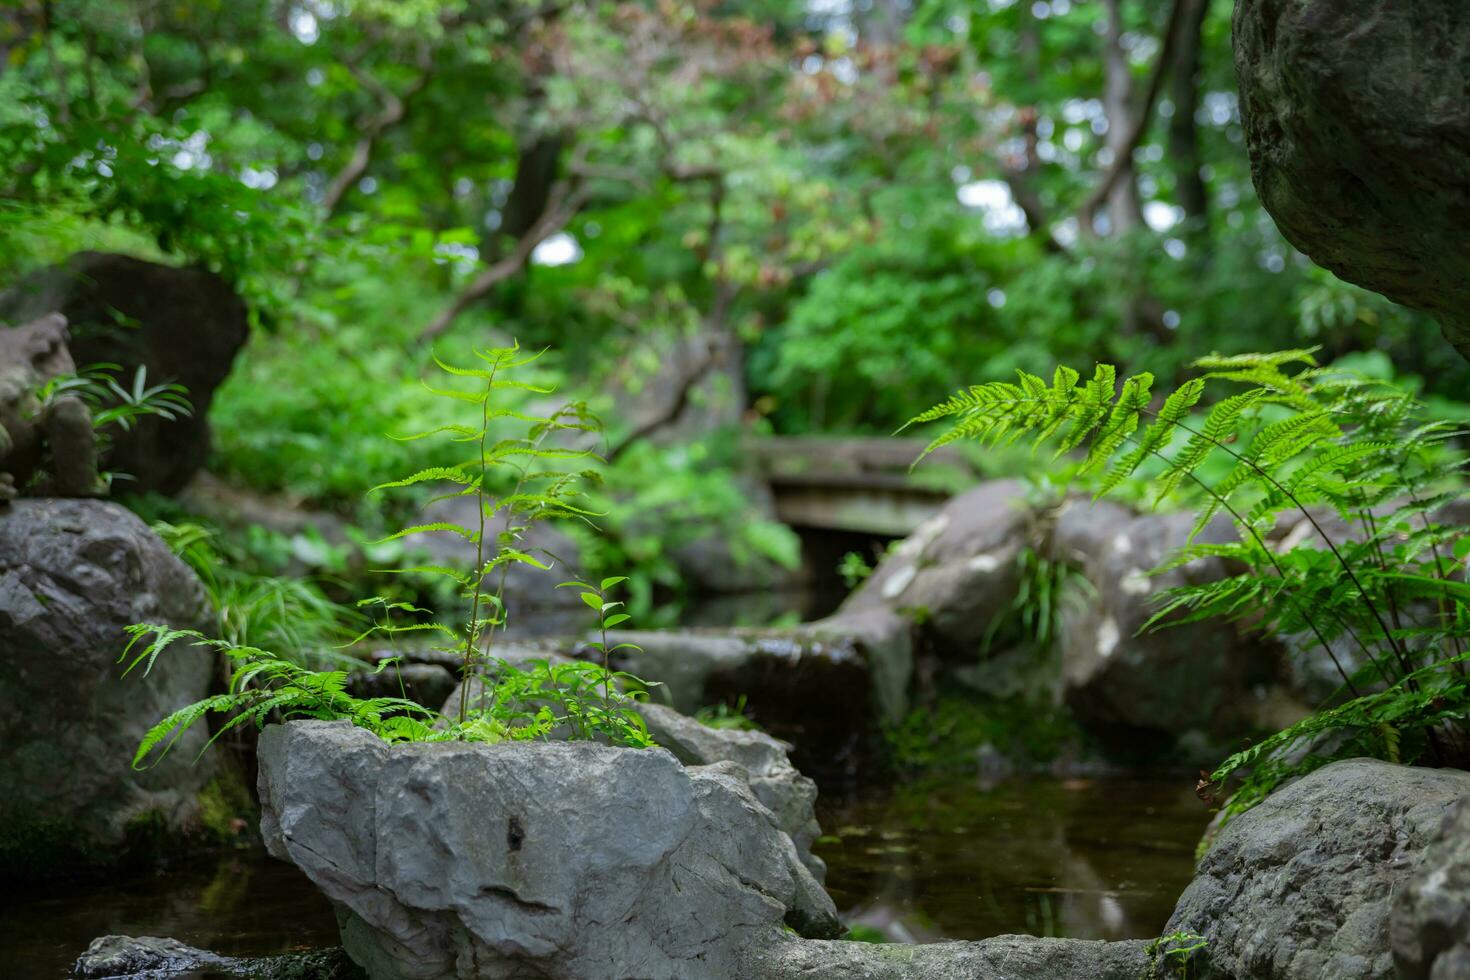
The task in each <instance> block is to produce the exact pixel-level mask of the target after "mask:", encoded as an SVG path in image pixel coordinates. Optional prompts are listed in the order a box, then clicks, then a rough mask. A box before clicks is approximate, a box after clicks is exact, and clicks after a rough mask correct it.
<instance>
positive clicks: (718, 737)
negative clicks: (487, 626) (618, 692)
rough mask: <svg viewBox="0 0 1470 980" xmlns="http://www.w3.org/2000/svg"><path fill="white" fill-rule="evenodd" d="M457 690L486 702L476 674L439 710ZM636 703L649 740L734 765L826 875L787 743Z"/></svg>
mask: <svg viewBox="0 0 1470 980" xmlns="http://www.w3.org/2000/svg"><path fill="white" fill-rule="evenodd" d="M537 653H538V650H537V648H536V647H535V646H529V647H512V648H510V649H507V650H502V657H503V658H504V659H505V660H506V662H507V663H516V662H517V660H516V659H512V658H521V659H520V660H519V662H521V663H524V662H525V659H528V658H529V657H530V656H531V655H535V654H537ZM541 657H542V658H544V659H548V660H550V661H552V662H553V663H555V662H557V661H565V660H567V659H568V658H566V657H564V656H562V655H559V654H552V655H550V656H549V657H548V656H546V655H545V654H544V653H542V654H541ZM461 694H463V695H464V697H465V704H466V705H467V706H468V707H469V708H470V709H472V710H479V709H482V708H485V707H488V705H487V703H486V694H487V688H486V686H485V684H484V683H483V682H482V681H481V679H480V678H475V679H473V680H471V681H470V682H469V690H468V691H462V690H461V688H460V687H459V686H456V687H455V688H454V691H453V692H452V693H451V694H450V695H449V697H448V699H447V700H445V701H444V707H443V709H442V710H443V714H444V715H445V716H447V717H451V718H452V717H455V716H456V715H457V714H458V712H459V706H460V699H461ZM636 709H637V711H638V713H639V714H640V715H641V716H642V717H643V722H644V724H645V725H647V726H648V734H649V735H651V736H652V737H653V740H654V741H655V742H656V743H658V744H659V745H660V746H662V747H663V748H666V749H668V750H669V751H670V752H672V753H673V754H674V757H675V758H677V759H678V760H679V761H680V762H682V763H683V764H684V765H686V766H710V765H715V764H717V763H721V762H726V763H732V764H734V765H737V766H739V767H740V769H741V770H742V771H743V774H744V775H743V778H744V779H745V781H746V784H747V785H749V786H750V789H751V792H752V793H754V794H755V798H756V799H758V800H760V801H761V804H762V805H763V806H765V807H766V809H768V810H770V811H771V812H772V813H773V814H775V815H776V821H777V823H778V824H779V825H780V827H781V830H782V831H784V832H785V833H786V836H788V837H790V838H791V840H792V842H793V843H794V844H795V845H796V852H797V855H798V856H799V857H800V858H801V862H802V864H804V865H806V867H807V870H809V871H811V873H812V875H813V876H814V877H815V878H816V879H817V881H822V880H823V879H824V878H825V877H826V874H827V866H826V865H825V864H824V863H823V862H822V859H821V858H819V857H817V856H816V855H815V854H813V853H812V844H813V843H815V842H816V839H817V838H818V837H820V836H821V835H822V828H821V827H820V826H819V825H818V824H817V817H816V802H817V784H816V783H814V782H813V781H812V780H810V779H808V778H807V777H805V776H803V775H802V774H801V771H800V770H798V769H797V768H796V767H795V766H793V765H792V764H791V759H790V757H789V755H788V753H789V752H790V751H791V746H790V745H788V744H787V743H785V742H782V741H781V740H779V739H776V738H772V737H771V736H770V735H767V734H766V733H765V732H761V731H745V730H739V729H732V728H711V727H710V726H708V725H705V724H703V723H701V722H699V721H697V720H695V719H693V718H690V717H689V716H688V715H683V714H680V713H679V712H677V711H675V710H674V709H673V708H670V707H667V706H666V705H662V704H650V703H648V702H640V703H638V704H637V705H636Z"/></svg>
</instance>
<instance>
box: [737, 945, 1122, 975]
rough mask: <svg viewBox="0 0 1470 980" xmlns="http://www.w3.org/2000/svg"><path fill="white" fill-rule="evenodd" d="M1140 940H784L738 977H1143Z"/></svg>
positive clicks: (762, 952)
mask: <svg viewBox="0 0 1470 980" xmlns="http://www.w3.org/2000/svg"><path fill="white" fill-rule="evenodd" d="M1144 945H1145V944H1144V943H1142V942H1117V943H1103V942H1089V941H1086V940H1079V939H1040V938H1037V937H1035V936H997V937H995V938H994V939H986V940H982V941H980V942H972V943H933V944H931V945H927V946H906V945H888V944H872V943H853V942H785V943H778V944H775V945H773V946H771V947H770V948H768V949H765V950H762V951H761V952H760V953H759V954H758V955H757V956H753V957H751V958H750V960H749V961H748V962H747V964H746V967H745V969H746V971H747V972H744V973H742V974H740V976H742V977H748V978H751V980H756V978H759V980H767V978H769V980H778V978H797V977H809V978H812V980H817V978H834V980H835V978H843V980H980V978H985V980H988V978H992V977H993V978H996V980H1000V978H1007V980H1009V978H1015V980H1139V978H1140V977H1146V976H1148V972H1147V971H1148V969H1149V957H1148V955H1147V953H1146V952H1145V951H1144Z"/></svg>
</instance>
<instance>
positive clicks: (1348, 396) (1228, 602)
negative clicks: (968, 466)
mask: <svg viewBox="0 0 1470 980" xmlns="http://www.w3.org/2000/svg"><path fill="white" fill-rule="evenodd" d="M1314 353H1315V352H1314V351H1312V350H1291V351H1282V352H1278V353H1274V354H1245V355H1238V356H1230V357H1224V356H1220V355H1211V356H1210V357H1206V358H1202V359H1200V360H1199V361H1197V362H1196V363H1195V365H1194V366H1195V367H1196V368H1197V369H1199V371H1200V372H1201V373H1200V375H1199V376H1198V377H1196V378H1194V379H1191V380H1190V381H1187V382H1186V383H1184V384H1183V385H1181V386H1180V387H1179V388H1178V389H1176V390H1174V391H1172V392H1170V393H1168V394H1167V395H1166V396H1165V397H1164V398H1163V399H1162V401H1161V402H1160V403H1159V404H1158V407H1154V404H1155V402H1154V399H1153V397H1152V387H1153V378H1152V376H1151V375H1148V374H1138V375H1134V376H1132V377H1129V378H1126V379H1125V380H1124V381H1123V383H1122V386H1121V389H1118V388H1117V386H1116V378H1117V372H1116V370H1115V369H1114V368H1112V367H1111V366H1108V365H1099V366H1098V367H1097V368H1096V370H1095V371H1094V373H1093V377H1092V380H1091V381H1088V382H1086V383H1085V384H1079V381H1080V377H1081V376H1080V374H1079V373H1078V372H1076V371H1073V370H1070V369H1058V370H1057V371H1056V372H1055V374H1054V376H1053V380H1052V383H1051V384H1050V385H1049V386H1048V385H1046V384H1044V383H1043V382H1042V381H1041V379H1040V378H1038V377H1036V376H1034V375H1029V374H1026V373H1025V372H1020V374H1019V378H1018V382H1017V383H1009V382H991V383H989V384H983V385H976V386H972V387H970V388H966V389H964V390H962V391H960V392H958V393H956V394H955V395H953V396H952V397H950V398H949V399H948V400H946V401H944V402H942V403H941V404H939V405H936V406H935V407H934V408H932V409H930V410H929V411H927V412H924V413H922V414H921V415H919V416H917V417H915V418H914V419H913V420H912V421H911V422H910V423H909V424H910V425H912V424H917V423H922V422H931V421H941V420H944V421H947V422H948V428H947V429H946V430H945V431H943V432H941V433H940V434H939V435H938V436H937V437H936V438H935V439H934V440H933V441H932V442H931V443H930V445H929V448H928V449H927V450H926V452H925V454H926V455H927V453H928V452H932V451H933V450H934V449H935V448H937V447H939V446H942V445H946V444H948V443H951V442H955V441H958V440H961V439H974V440H978V441H981V442H982V443H987V444H997V443H1001V442H1010V441H1015V440H1018V439H1022V438H1029V439H1030V440H1031V442H1032V443H1033V445H1035V446H1040V445H1042V444H1046V443H1050V444H1052V445H1054V446H1055V447H1056V451H1057V453H1058V454H1059V455H1060V454H1065V453H1074V452H1081V453H1082V454H1083V459H1082V465H1081V467H1080V469H1081V472H1082V473H1084V474H1097V473H1102V475H1101V476H1100V477H1095V478H1094V488H1095V492H1096V495H1097V496H1102V495H1104V494H1106V493H1109V492H1112V491H1114V490H1116V489H1117V488H1118V487H1119V486H1121V485H1122V484H1123V483H1124V481H1126V480H1130V479H1139V478H1147V479H1149V480H1151V481H1152V483H1153V500H1154V502H1155V503H1158V502H1159V501H1161V500H1163V499H1166V498H1170V497H1175V496H1178V495H1179V494H1180V493H1181V492H1183V491H1184V490H1185V489H1186V488H1188V489H1189V490H1190V491H1191V492H1193V493H1194V494H1195V495H1196V496H1198V497H1199V498H1200V503H1199V505H1198V515H1197V520H1196V522H1195V524H1194V527H1193V529H1192V531H1191V533H1190V537H1189V543H1188V544H1187V545H1186V546H1185V547H1184V548H1183V549H1181V550H1180V551H1179V552H1178V553H1177V554H1175V555H1174V556H1172V557H1171V558H1170V559H1168V560H1167V561H1166V562H1165V563H1164V565H1163V566H1162V567H1161V568H1160V569H1158V570H1156V571H1163V570H1168V569H1171V568H1177V567H1180V566H1182V565H1185V564H1188V563H1189V562H1192V561H1196V560H1199V559H1201V558H1221V559H1226V560H1228V561H1229V562H1230V563H1231V567H1235V568H1241V569H1243V570H1241V571H1238V572H1236V573H1234V574H1232V575H1230V576H1228V577H1226V578H1223V579H1219V580H1216V581H1213V582H1207V583H1200V584H1190V585H1185V586H1181V587H1179V588H1175V589H1170V590H1166V591H1165V592H1163V593H1162V594H1161V596H1160V597H1159V603H1160V605H1159V607H1158V608H1157V610H1156V612H1155V613H1154V615H1153V616H1152V617H1151V619H1150V620H1149V621H1148V623H1147V624H1146V626H1145V627H1144V628H1145V629H1155V628H1162V627H1165V626H1169V625H1177V624H1179V623H1186V622H1196V621H1200V620H1204V619H1217V618H1218V619H1226V620H1233V621H1236V622H1240V623H1242V624H1245V625H1247V626H1249V627H1250V628H1253V629H1258V630H1262V631H1265V632H1269V633H1273V634H1275V635H1277V636H1280V637H1282V638H1283V639H1285V640H1287V641H1288V642H1289V643H1291V644H1292V645H1294V646H1297V647H1301V648H1303V650H1304V651H1309V650H1310V649H1315V650H1316V651H1317V654H1318V655H1320V656H1323V657H1326V658H1328V659H1329V660H1330V661H1331V663H1332V664H1333V665H1334V667H1335V669H1336V671H1337V673H1338V676H1339V677H1340V678H1341V680H1342V687H1341V688H1340V690H1339V692H1338V695H1337V696H1336V697H1337V698H1338V699H1339V700H1342V701H1343V703H1340V704H1336V705H1335V706H1330V707H1328V708H1326V709H1324V710H1321V711H1319V712H1318V713H1316V714H1314V715H1313V716H1312V717H1311V718H1309V719H1307V720H1306V721H1304V722H1302V723H1300V724H1298V725H1295V726H1292V727H1291V728H1288V729H1286V730H1284V731H1282V732H1279V733H1277V734H1276V735H1274V736H1272V737H1271V738H1269V739H1266V740H1265V741H1263V742H1261V743H1259V744H1257V745H1256V746H1254V747H1253V748H1252V749H1251V750H1249V751H1247V752H1244V753H1238V754H1236V755H1234V756H1231V757H1230V759H1227V760H1226V761H1225V762H1224V763H1223V764H1222V765H1221V766H1220V767H1219V768H1218V769H1217V770H1216V771H1215V772H1214V773H1213V774H1212V779H1213V780H1214V781H1216V782H1221V783H1223V782H1224V781H1225V780H1227V779H1228V778H1230V777H1231V776H1233V775H1235V774H1237V773H1238V772H1241V771H1243V770H1247V769H1249V770H1250V774H1249V775H1248V777H1247V778H1246V781H1245V783H1244V784H1243V785H1242V786H1241V787H1240V788H1239V789H1238V790H1237V791H1236V793H1235V795H1234V796H1233V797H1232V800H1231V803H1230V804H1229V809H1230V811H1231V812H1238V810H1239V809H1241V808H1243V807H1244V806H1247V805H1250V804H1251V803H1253V802H1255V801H1256V800H1258V799H1260V798H1261V797H1262V796H1264V795H1265V793H1267V792H1269V790H1270V788H1271V787H1273V786H1275V785H1276V784H1277V783H1279V782H1280V780H1282V779H1285V778H1289V777H1290V776H1292V775H1299V774H1300V773H1301V772H1302V771H1304V770H1303V767H1306V766H1313V765H1318V764H1321V763H1322V761H1323V759H1324V758H1337V757H1341V755H1342V754H1343V753H1345V752H1358V753H1363V752H1367V753H1370V754H1375V755H1379V756H1383V757H1390V758H1393V759H1395V760H1398V759H1402V760H1404V761H1414V760H1416V759H1419V758H1421V757H1425V756H1427V757H1429V758H1431V759H1435V760H1438V761H1443V760H1444V759H1445V757H1446V754H1447V753H1448V752H1449V751H1451V750H1452V748H1453V744H1456V743H1458V742H1460V741H1461V740H1460V739H1459V736H1458V735H1455V736H1453V737H1451V736H1450V734H1449V730H1448V729H1447V728H1446V727H1445V726H1447V725H1450V726H1459V725H1462V724H1463V722H1464V721H1465V720H1466V718H1467V711H1470V695H1467V694H1466V690H1465V685H1464V684H1463V678H1464V676H1465V659H1466V650H1465V643H1464V638H1465V636H1466V635H1467V632H1466V628H1467V626H1470V615H1467V612H1466V610H1467V609H1470V585H1466V584H1465V583H1464V582H1462V581H1458V580H1457V578H1458V577H1461V576H1462V575H1463V572H1462V571H1460V570H1458V567H1459V566H1458V564H1457V559H1458V558H1459V557H1463V555H1464V553H1465V550H1464V548H1463V547H1462V546H1461V545H1459V544H1457V543H1455V542H1456V539H1457V538H1458V534H1459V532H1458V530H1457V529H1454V528H1447V527H1442V526H1440V525H1438V524H1437V523H1436V522H1435V520H1434V514H1435V512H1436V510H1437V509H1438V508H1441V507H1443V506H1444V505H1446V504H1448V503H1450V502H1452V501H1453V500H1455V499H1457V498H1459V497H1460V496H1462V495H1463V491H1462V489H1461V488H1462V486H1463V481H1462V473H1463V469H1464V460H1463V457H1462V456H1461V455H1460V454H1459V453H1458V452H1457V451H1455V450H1454V449H1453V448H1452V446H1451V440H1452V439H1453V438H1454V436H1455V435H1456V434H1457V433H1454V432H1453V430H1451V429H1450V427H1449V426H1447V425H1444V424H1442V423H1436V422H1427V423H1424V422H1422V421H1421V420H1420V418H1419V406H1418V405H1417V404H1416V403H1415V401H1414V400H1413V398H1412V397H1410V396H1408V395H1406V394H1404V393H1403V392H1400V391H1397V390H1396V389H1393V388H1392V387H1390V386H1386V385H1383V384H1382V383H1379V382H1375V381H1371V380H1365V379H1362V378H1358V377H1355V376H1351V375H1347V374H1344V373H1341V372H1336V371H1333V370H1331V369H1330V368H1323V367H1320V366H1318V365H1317V363H1316V361H1315V358H1314ZM1212 386H1213V387H1220V386H1234V387H1238V386H1244V390H1234V391H1226V392H1224V393H1222V394H1221V395H1220V396H1219V397H1217V398H1216V399H1215V400H1214V404H1213V405H1212V406H1211V407H1210V408H1209V410H1208V411H1207V412H1206V413H1205V414H1204V416H1203V418H1202V419H1201V418H1199V417H1198V414H1197V413H1196V411H1195V409H1196V408H1197V406H1198V405H1199V404H1200V403H1201V402H1202V401H1204V399H1205V396H1206V394H1207V393H1208V392H1209V391H1210V389H1211V387H1212ZM1140 428H1141V431H1140ZM1181 437H1182V438H1181ZM1181 442H1182V444H1181ZM921 459H922V457H921ZM1220 474H1223V475H1220ZM1222 513H1224V514H1227V515H1229V517H1230V518H1231V520H1232V521H1233V522H1234V524H1235V526H1236V530H1237V532H1238V540H1237V541H1235V542H1233V543H1229V544H1205V543H1196V542H1195V538H1196V537H1197V536H1198V535H1199V534H1200V533H1201V532H1202V531H1203V530H1204V529H1205V528H1206V527H1207V526H1209V524H1210V523H1211V522H1212V521H1213V520H1214V519H1215V518H1216V517H1217V516H1218V515H1220V514H1222ZM1329 518H1335V519H1336V520H1337V521H1339V522H1341V523H1342V524H1343V525H1345V526H1346V528H1347V531H1346V533H1344V532H1343V531H1342V530H1341V529H1338V530H1330V529H1329V527H1328V525H1329V523H1330V522H1329ZM1288 524H1299V525H1300V526H1301V527H1304V528H1307V529H1309V533H1308V534H1306V535H1305V536H1304V537H1302V538H1301V539H1300V540H1298V541H1296V542H1295V543H1293V544H1291V545H1290V546H1289V547H1285V548H1283V547H1281V546H1279V545H1278V544H1276V543H1275V542H1274V539H1273V535H1274V534H1276V533H1277V532H1278V531H1279V529H1281V528H1282V527H1284V526H1286V525H1288ZM1344 641H1345V642H1346V644H1347V648H1348V649H1351V650H1354V651H1355V656H1356V657H1357V658H1359V659H1360V661H1361V663H1359V664H1357V665H1354V664H1352V663H1351V662H1344V661H1343V658H1342V657H1340V656H1339V653H1338V651H1337V649H1335V647H1334V644H1340V643H1342V642H1344ZM1326 732H1333V733H1336V737H1337V739H1338V741H1339V742H1340V744H1338V745H1337V746H1336V747H1334V748H1332V749H1331V750H1330V752H1328V754H1327V756H1323V755H1322V754H1321V752H1317V753H1315V754H1314V752H1312V751H1308V752H1307V754H1306V755H1305V756H1304V757H1302V758H1300V759H1296V761H1287V760H1289V759H1293V758H1295V757H1294V756H1293V755H1292V753H1293V752H1294V751H1300V746H1301V745H1302V744H1303V743H1304V742H1309V743H1312V744H1313V745H1316V744H1317V743H1318V742H1320V740H1321V737H1322V736H1323V734H1324V733H1326ZM1323 751H1326V750H1323Z"/></svg>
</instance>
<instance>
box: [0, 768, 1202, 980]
mask: <svg viewBox="0 0 1470 980" xmlns="http://www.w3.org/2000/svg"><path fill="white" fill-rule="evenodd" d="M819 811H820V812H819V816H820V818H821V822H822V827H823V828H824V829H825V830H826V831H827V833H828V835H829V837H827V838H824V839H823V840H822V841H821V842H820V843H819V845H818V847H817V853H819V854H820V855H821V856H822V857H823V858H824V859H825V860H826V861H827V864H828V875H827V887H828V890H829V891H830V892H831V893H832V897H833V898H834V899H835V900H836V902H837V906H838V908H839V909H840V910H841V911H842V912H843V913H844V918H845V919H846V920H847V921H849V922H852V923H856V924H859V925H863V926H869V927H873V928H877V929H879V930H881V931H882V932H883V933H884V934H886V935H887V936H888V938H890V939H893V940H900V941H906V942H933V941H936V940H940V939H983V938H985V937H986V936H994V935H1000V934H1003V933H1014V932H1019V933H1032V934H1037V935H1053V936H1072V937H1077V938H1086V939H1122V938H1144V937H1151V936H1157V935H1158V934H1159V933H1160V931H1161V929H1162V927H1163V925H1164V922H1165V920H1166V919H1167V918H1168V916H1169V912H1170V910H1172V908H1173V907H1174V901H1175V899H1176V898H1177V897H1178V895H1179V892H1180V891H1181V890H1182V889H1183V888H1184V885H1185V884H1186V883H1187V882H1188V881H1189V877H1190V873H1191V868H1192V864H1193V857H1192V855H1193V851H1194V845H1195V842H1196V841H1197V840H1198V839H1199V835H1200V833H1201V832H1202V831H1203V830H1204V826H1205V823H1206V822H1207V820H1208V814H1207V813H1206V812H1205V809H1204V807H1203V806H1201V805H1200V802H1199V801H1198V800H1197V799H1195V798H1194V796H1193V794H1192V793H1191V792H1190V790H1189V786H1188V785H1187V781H1186V780H1184V779H1177V780H1173V781H1167V782H1165V781H1157V780H1155V781H1140V780H1126V781H1124V780H1055V779H1034V780H1023V779H1012V780H1008V781H1006V782H1003V783H1000V784H999V785H996V786H993V787H984V786H981V785H980V784H978V783H977V782H976V781H975V780H974V779H973V778H949V779H945V780H942V781H935V782H925V783H921V784H914V785H909V786H902V787H899V788H897V789H894V790H891V791H888V792H885V793H883V794H877V795H871V796H866V797H864V798H861V799H857V800H852V801H846V802H836V803H823V804H820V805H819ZM0 923H4V932H5V939H4V941H3V946H4V947H8V948H6V949H4V952H3V956H0V959H3V963H0V976H4V977H6V978H15V980H62V978H64V977H65V976H66V975H67V972H68V968H69V967H70V964H71V963H72V961H73V960H75V958H76V956H77V954H78V953H80V952H81V951H82V950H83V949H84V948H86V945H87V943H88V942H90V941H91V940H92V939H93V938H95V937H97V936H102V935H106V934H108V933H122V934H125V935H134V936H139V935H151V936H171V937H173V938H175V939H179V940H182V941H183V942H186V943H189V944H191V945H195V946H200V947H203V948H205V949H211V950H214V951H216V952H220V953H225V954H229V955H236V956H262V955H269V954H273V953H282V952H287V951H289V950H293V949H304V948H312V947H320V946H330V945H335V944H336V942H337V926H336V921H335V919H334V918H333V915H332V911H331V909H330V907H329V906H328V905H327V902H326V901H325V899H323V898H322V897H321V896H320V895H319V894H318V893H317V892H316V890H315V889H314V888H313V887H312V885H311V884H310V883H309V882H308V881H307V880H306V879H305V878H304V877H303V876H302V875H300V874H299V873H298V872H297V871H296V870H295V869H294V868H292V867H290V866H289V865H286V864H283V863H281V862H278V861H273V860H271V859H270V858H268V857H266V856H265V855H264V854H260V853H257V852H243V853H240V854H232V855H229V856H226V857H224V858H222V859H219V860H217V861H211V862H207V863H203V864H198V865H193V866H186V867H179V868H173V869H168V870H156V871H150V872H143V873H135V874H128V875H118V876H114V877H112V878H109V879H106V880H104V881H100V882H96V881H93V882H54V883H50V884H46V885H41V886H38V887H33V888H28V889H24V890H21V889H10V890H8V891H7V892H6V893H5V894H4V895H3V896H0Z"/></svg>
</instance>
